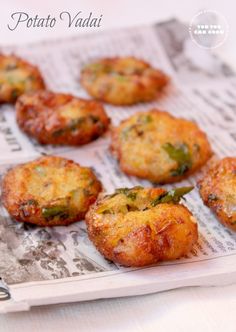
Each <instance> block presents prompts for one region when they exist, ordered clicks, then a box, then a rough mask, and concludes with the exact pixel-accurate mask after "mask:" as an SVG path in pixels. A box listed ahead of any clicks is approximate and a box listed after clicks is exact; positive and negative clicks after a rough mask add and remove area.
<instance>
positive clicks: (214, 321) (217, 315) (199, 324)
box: [0, 0, 236, 332]
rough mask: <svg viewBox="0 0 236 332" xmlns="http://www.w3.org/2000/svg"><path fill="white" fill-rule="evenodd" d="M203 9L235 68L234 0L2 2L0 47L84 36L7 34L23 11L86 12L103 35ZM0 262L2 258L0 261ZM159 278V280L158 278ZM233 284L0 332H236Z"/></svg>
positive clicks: (69, 311)
mask: <svg viewBox="0 0 236 332" xmlns="http://www.w3.org/2000/svg"><path fill="white" fill-rule="evenodd" d="M202 9H213V10H217V11H219V12H220V13H221V14H222V15H224V16H225V18H226V20H227V22H228V24H229V29H230V30H229V36H228V39H227V41H226V42H225V44H224V45H222V46H221V47H220V48H218V49H217V50H216V51H217V52H218V53H219V54H220V55H221V57H223V58H225V59H226V60H227V61H228V62H230V63H231V65H232V66H234V67H235V68H236V61H235V59H236V42H235V40H236V14H235V13H236V2H235V1H234V0H224V1H223V0H221V1H218V0H217V1H216V0H215V1H210V0H205V1H202V0H196V1H193V0H184V1H183V0H182V1H180V0H179V1H170V0H161V1H159V0H156V1H155V0H136V1H135V0H126V1H125V0H118V1H117V0H80V1H79V0H77V1H72V0H55V1H49V0H41V1H37V2H36V1H33V0H8V1H7V0H0V44H1V45H7V44H15V43H25V42H29V41H38V40H44V39H51V38H60V37H62V36H70V35H75V34H78V33H85V32H88V31H86V29H78V28H77V29H72V28H65V27H64V26H63V24H56V25H55V27H54V28H53V29H49V28H45V29H37V28H29V29H27V28H25V27H23V26H19V27H18V28H17V29H16V30H15V31H12V32H11V31H10V30H9V29H8V28H7V24H10V23H11V22H12V21H11V18H10V16H11V14H12V13H13V12H17V11H24V12H27V13H28V14H29V15H30V16H34V15H36V14H38V15H39V16H42V17H46V16H47V15H48V14H51V16H56V17H58V14H59V13H60V12H61V11H63V10H66V11H69V12H71V14H76V13H77V12H78V11H82V13H83V14H84V16H86V15H88V14H89V12H90V11H92V12H93V14H94V15H95V16H100V15H101V14H102V15H103V20H102V27H101V28H99V29H89V32H92V31H95V30H96V31H101V30H103V29H109V28H114V27H122V26H134V25H137V24H142V23H150V22H155V21H158V20H164V19H168V18H171V17H173V16H176V17H178V18H181V19H183V20H184V21H185V22H190V21H191V18H192V17H193V15H195V14H196V13H197V12H198V11H199V10H202ZM0 259H1V258H0ZM157 277H158V276H157ZM235 308H236V285H231V286H225V287H207V288H203V287H202V288H185V289H178V290H172V291H168V292H162V293H158V294H152V295H146V296H138V297H132V298H123V299H110V300H98V301H92V302H86V303H78V304H66V305H60V306H50V307H44V308H34V309H32V310H31V311H30V312H26V313H15V314H8V315H5V316H0V332H8V331H9V332H14V331H17V332H19V331H21V330H23V331H24V332H28V331H30V332H32V331H33V332H37V331H44V332H47V331H50V332H51V331H57V332H59V331H81V332H83V331H86V332H90V331H98V332H99V331H103V332H106V331H109V332H112V331H116V332H119V331H122V332H126V331H127V332H128V331H129V332H132V331H135V332H136V331H137V332H139V331H145V332H146V331H155V332H162V331H165V332H168V331H171V332H179V331H181V332H182V331H191V332H194V331H201V332H205V331H213V332H218V331H219V332H222V331H224V332H236V315H235Z"/></svg>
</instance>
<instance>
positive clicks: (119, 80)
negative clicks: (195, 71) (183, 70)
mask: <svg viewBox="0 0 236 332" xmlns="http://www.w3.org/2000/svg"><path fill="white" fill-rule="evenodd" d="M168 81H169V78H168V77H167V76H166V75H165V74H164V73H163V72H162V71H160V70H158V69H154V68H152V67H151V66H150V64H148V63H147V62H144V61H142V60H139V59H136V58H134V57H122V58H119V57H116V58H105V59H101V60H98V61H97V62H94V63H91V64H89V65H87V66H85V67H84V69H83V70H82V72H81V84H82V85H83V87H84V88H85V89H86V90H87V92H88V93H89V94H90V95H91V96H92V97H94V98H96V99H98V100H101V101H104V102H107V103H110V104H114V105H132V104H136V103H139V102H147V101H150V100H154V99H155V98H156V96H157V95H158V92H160V91H161V90H162V89H163V88H164V87H165V86H166V85H167V83H168Z"/></svg>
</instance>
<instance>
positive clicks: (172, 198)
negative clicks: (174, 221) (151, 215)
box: [151, 187, 194, 207]
mask: <svg viewBox="0 0 236 332" xmlns="http://www.w3.org/2000/svg"><path fill="white" fill-rule="evenodd" d="M193 188H194V187H180V188H176V189H172V190H170V191H167V192H166V193H164V194H161V195H160V196H158V197H156V198H155V199H154V200H153V201H152V202H151V206H153V207H154V206H156V205H158V204H161V203H179V201H180V199H181V198H182V197H183V196H184V195H186V194H188V193H189V192H190V191H191V190H193Z"/></svg>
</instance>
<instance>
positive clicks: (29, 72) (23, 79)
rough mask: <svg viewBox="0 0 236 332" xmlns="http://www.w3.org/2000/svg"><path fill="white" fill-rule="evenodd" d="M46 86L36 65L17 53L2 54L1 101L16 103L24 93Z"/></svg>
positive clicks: (0, 69)
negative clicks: (16, 54)
mask: <svg viewBox="0 0 236 332" xmlns="http://www.w3.org/2000/svg"><path fill="white" fill-rule="evenodd" d="M44 88H45V84H44V81H43V78H42V76H41V73H40V71H39V70H38V68H37V67H36V66H33V65H31V64H30V63H28V62H27V61H25V60H22V59H21V58H19V57H16V56H15V55H3V54H0V103H14V102H15V101H16V99H17V98H18V97H19V96H21V95H22V94H23V93H25V92H29V91H37V90H41V89H44Z"/></svg>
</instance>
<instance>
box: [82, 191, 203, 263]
mask: <svg viewBox="0 0 236 332" xmlns="http://www.w3.org/2000/svg"><path fill="white" fill-rule="evenodd" d="M190 190H192V187H183V188H177V189H173V190H171V191H169V192H167V191H165V190H164V189H160V188H142V187H134V188H130V189H128V188H121V189H117V190H116V191H115V193H114V194H112V195H107V196H104V197H103V196H101V195H100V196H99V198H98V200H97V201H96V202H95V204H93V205H91V207H90V209H89V211H88V212H87V214H86V216H85V220H86V223H87V228H88V235H89V238H90V239H91V241H92V242H93V243H94V245H95V246H96V248H97V249H98V250H99V251H100V253H101V254H102V255H104V256H105V257H106V258H107V259H109V260H111V261H113V262H117V263H119V264H121V265H124V266H133V267H135V266H145V265H150V264H154V263H157V262H158V261H162V260H171V259H177V258H179V257H182V256H184V255H186V254H187V253H188V252H189V251H190V250H191V248H192V247H193V245H194V243H196V241H197V238H198V230H197V223H196V221H195V219H194V217H193V216H192V214H191V212H190V211H189V210H188V209H187V208H186V207H185V206H184V205H182V204H179V203H178V202H179V200H180V199H181V197H182V196H183V195H184V194H186V193H188V192H189V191H190Z"/></svg>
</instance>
